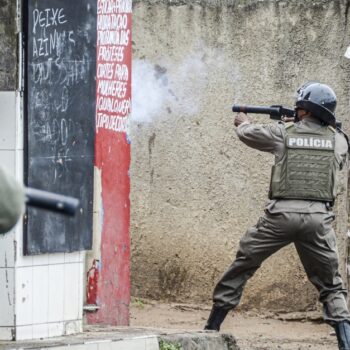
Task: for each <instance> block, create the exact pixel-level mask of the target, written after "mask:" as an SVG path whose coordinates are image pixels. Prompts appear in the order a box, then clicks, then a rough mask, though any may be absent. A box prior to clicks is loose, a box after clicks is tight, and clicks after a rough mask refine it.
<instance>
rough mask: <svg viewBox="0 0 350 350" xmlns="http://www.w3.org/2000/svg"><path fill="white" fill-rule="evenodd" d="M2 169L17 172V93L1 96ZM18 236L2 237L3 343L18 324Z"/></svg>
mask: <svg viewBox="0 0 350 350" xmlns="http://www.w3.org/2000/svg"><path fill="white" fill-rule="evenodd" d="M0 106H1V108H0V125H1V128H0V165H1V166H2V167H3V168H4V169H6V170H7V171H8V172H9V173H10V174H11V175H12V176H17V175H18V174H17V172H16V154H17V144H16V115H17V113H16V111H17V105H16V93H15V92H8V91H6V92H0ZM14 241H15V233H14V230H12V231H11V232H9V233H7V234H6V235H0V310H1V312H0V339H11V338H12V332H13V328H14V325H15V324H14V323H15V300H14V296H15V288H16V287H15V261H14V256H15V254H14V251H15V243H14Z"/></svg>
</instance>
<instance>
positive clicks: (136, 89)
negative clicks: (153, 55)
mask: <svg viewBox="0 0 350 350" xmlns="http://www.w3.org/2000/svg"><path fill="white" fill-rule="evenodd" d="M218 74H222V76H224V77H225V79H227V80H228V81H229V83H228V85H231V86H232V85H237V82H238V81H239V79H240V74H239V71H238V70H237V67H235V66H234V65H232V61H230V59H229V58H228V57H226V56H225V54H224V52H223V51H221V50H215V49H210V50H209V49H205V48H203V47H201V49H198V50H196V51H194V53H192V54H189V55H187V57H186V58H184V59H183V60H182V61H181V62H179V63H176V62H175V61H171V62H167V61H164V60H163V61H162V62H159V63H157V64H151V63H150V62H149V61H146V60H134V61H133V76H132V113H131V122H138V123H149V122H152V120H153V119H154V117H159V116H162V117H163V118H164V117H165V116H170V115H176V116H178V115H181V116H193V115H196V114H198V113H199V111H200V108H201V105H202V103H203V102H204V101H205V98H206V96H208V88H210V86H213V85H215V84H216V81H217V78H218ZM232 91H233V92H234V93H235V97H236V98H237V97H238V96H239V91H238V89H237V88H236V87H235V86H232ZM209 94H210V92H209Z"/></svg>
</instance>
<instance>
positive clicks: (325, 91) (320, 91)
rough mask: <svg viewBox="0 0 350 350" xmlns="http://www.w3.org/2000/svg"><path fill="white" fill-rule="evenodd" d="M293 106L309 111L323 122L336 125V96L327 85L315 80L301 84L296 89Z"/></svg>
mask: <svg viewBox="0 0 350 350" xmlns="http://www.w3.org/2000/svg"><path fill="white" fill-rule="evenodd" d="M295 106H296V108H302V109H305V110H306V111H308V112H311V113H312V115H313V116H314V117H315V118H317V119H319V120H321V121H322V122H323V123H325V124H327V125H331V126H333V127H336V119H335V108H336V106H337V97H336V95H335V93H334V91H333V90H332V89H331V88H330V87H329V86H328V85H325V84H321V83H318V82H315V81H311V82H308V83H306V84H304V85H302V86H301V87H300V88H299V89H298V90H297V99H296V102H295Z"/></svg>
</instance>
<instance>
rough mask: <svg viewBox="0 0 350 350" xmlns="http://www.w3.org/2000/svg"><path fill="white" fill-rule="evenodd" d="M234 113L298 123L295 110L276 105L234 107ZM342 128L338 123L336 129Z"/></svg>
mask: <svg viewBox="0 0 350 350" xmlns="http://www.w3.org/2000/svg"><path fill="white" fill-rule="evenodd" d="M232 112H238V113H239V112H243V113H253V114H269V115H270V119H274V120H282V117H287V118H293V119H294V121H298V120H297V114H296V110H295V109H290V108H285V107H283V106H281V105H274V106H270V107H263V106H245V105H233V107H232ZM341 127H342V124H341V122H339V121H336V128H337V129H338V130H341ZM342 132H343V131H342Z"/></svg>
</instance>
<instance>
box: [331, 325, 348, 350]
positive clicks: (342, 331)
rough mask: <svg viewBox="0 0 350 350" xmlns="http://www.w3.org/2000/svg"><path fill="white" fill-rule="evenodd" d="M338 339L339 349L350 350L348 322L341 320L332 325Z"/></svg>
mask: <svg viewBox="0 0 350 350" xmlns="http://www.w3.org/2000/svg"><path fill="white" fill-rule="evenodd" d="M334 329H335V333H336V335H337V339H338V346H339V350H350V324H349V322H348V321H342V322H339V323H337V324H336V325H335V326H334Z"/></svg>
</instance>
